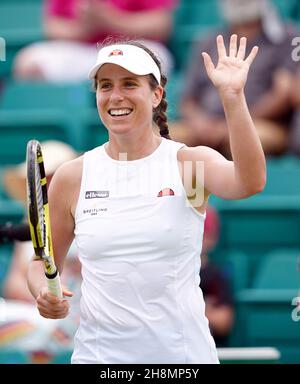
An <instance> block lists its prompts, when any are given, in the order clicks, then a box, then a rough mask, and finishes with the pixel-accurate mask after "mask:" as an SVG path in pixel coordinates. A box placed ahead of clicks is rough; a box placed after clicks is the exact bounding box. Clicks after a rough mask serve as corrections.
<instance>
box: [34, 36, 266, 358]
mask: <svg viewBox="0 0 300 384" xmlns="http://www.w3.org/2000/svg"><path fill="white" fill-rule="evenodd" d="M217 48H218V53H219V61H218V63H217V66H216V67H215V66H214V64H213V63H212V61H211V58H210V56H209V55H208V54H207V53H203V59H204V63H205V67H206V71H207V74H208V76H209V78H210V79H211V81H212V82H213V84H214V86H215V87H216V89H217V90H218V92H219V95H220V98H221V100H222V102H223V105H224V112H225V115H226V119H227V124H228V130H229V135H230V144H231V150H232V158H233V161H228V160H226V159H225V158H224V157H223V156H222V155H220V154H219V153H218V152H216V151H214V150H212V149H210V148H208V147H194V148H188V147H186V146H185V145H184V144H182V143H178V142H173V141H172V140H170V139H169V132H168V125H167V117H166V113H165V112H166V106H167V103H166V100H165V90H164V86H165V83H166V78H165V76H164V75H163V74H162V73H161V70H160V63H159V61H158V59H157V58H156V57H155V55H154V54H153V53H152V52H151V51H149V50H148V49H147V48H146V47H144V46H142V45H140V44H137V43H135V42H119V43H117V44H111V43H110V44H108V45H106V46H103V47H102V48H101V49H100V51H99V53H98V58H97V62H96V64H95V66H94V67H93V68H92V69H91V71H90V74H89V77H90V78H91V79H92V80H93V81H94V84H95V88H96V99H97V107H98V111H99V115H100V118H101V120H102V122H103V123H104V125H105V126H106V128H107V130H108V132H109V141H108V142H107V143H105V144H103V145H101V146H98V147H96V148H94V149H93V150H91V151H88V152H86V153H85V154H84V155H83V156H82V157H80V158H78V159H75V160H72V161H71V162H68V163H66V164H64V165H63V166H61V167H60V168H59V170H58V171H57V172H56V174H55V175H54V178H53V180H52V182H51V186H50V191H49V204H50V212H51V221H52V235H53V247H54V255H55V260H56V264H57V266H58V268H59V270H60V272H62V269H63V263H64V258H65V255H66V253H67V250H68V248H69V246H70V244H71V242H72V240H73V238H74V236H75V240H76V244H77V247H78V251H79V257H80V261H81V263H82V277H83V283H82V298H81V321H80V326H79V328H78V331H77V333H76V336H75V349H74V352H73V355H72V363H174V364H175V363H218V357H217V353H216V347H215V343H214V341H213V339H212V337H211V334H210V332H209V327H208V321H207V319H206V317H205V304H204V300H203V296H202V292H201V290H200V289H199V269H200V262H199V255H200V253H201V245H202V234H203V225H204V220H205V207H206V204H207V200H208V197H209V195H210V194H214V195H216V196H219V197H221V198H224V199H242V198H246V197H249V196H251V195H253V194H256V193H258V192H260V191H262V190H263V188H264V186H265V180H266V171H265V158H264V153H263V150H262V147H261V144H260V141H259V138H258V136H257V133H256V130H255V126H254V125H253V122H252V119H251V117H250V114H249V111H248V108H247V104H246V100H245V96H244V86H245V83H246V79H247V74H248V70H249V67H250V65H251V63H252V62H253V60H254V58H255V56H256V54H257V51H258V48H257V47H254V48H253V49H252V51H251V53H250V54H249V56H247V57H245V51H246V39H245V38H241V39H240V40H239V41H238V38H237V36H236V35H233V36H232V37H231V40H230V44H229V50H228V51H227V50H226V48H225V45H224V41H223V37H222V36H218V37H217ZM153 122H154V123H156V124H157V126H158V127H159V130H160V136H159V135H158V134H156V132H155V130H154V129H153V127H154V124H153ZM203 171H204V175H205V177H204V178H202V177H200V176H201V175H202V174H203ZM189 177H190V178H191V179H190V178H189ZM192 181H193V183H194V184H192ZM195 185H196V188H194V189H193V188H192V186H195ZM195 196H196V197H197V198H196V197H195ZM29 286H30V289H31V292H32V293H33V295H34V296H35V298H36V302H37V306H38V309H39V312H40V314H41V315H42V316H44V317H47V318H53V319H56V318H61V317H64V316H67V313H68V303H67V302H66V300H60V299H58V298H56V297H54V296H52V295H51V294H50V293H49V292H47V288H46V284H45V281H44V279H43V266H42V263H41V262H39V261H32V262H31V265H30V268H29ZM66 294H67V295H68V294H69V293H68V292H66Z"/></svg>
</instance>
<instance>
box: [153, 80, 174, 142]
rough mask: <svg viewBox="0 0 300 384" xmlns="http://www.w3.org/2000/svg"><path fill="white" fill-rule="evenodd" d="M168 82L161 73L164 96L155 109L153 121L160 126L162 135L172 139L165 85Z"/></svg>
mask: <svg viewBox="0 0 300 384" xmlns="http://www.w3.org/2000/svg"><path fill="white" fill-rule="evenodd" d="M166 83H167V78H166V76H165V75H163V74H162V75H161V86H162V87H163V88H164V92H163V97H162V100H161V102H160V104H159V105H158V106H157V107H156V108H155V109H154V111H153V112H154V113H153V121H154V123H155V124H156V125H157V126H158V127H159V133H160V136H162V137H165V138H166V139H170V140H171V137H170V134H169V127H168V117H167V114H166V111H167V108H168V102H167V100H166V90H165V85H166Z"/></svg>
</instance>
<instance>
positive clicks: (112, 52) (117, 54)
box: [108, 49, 123, 57]
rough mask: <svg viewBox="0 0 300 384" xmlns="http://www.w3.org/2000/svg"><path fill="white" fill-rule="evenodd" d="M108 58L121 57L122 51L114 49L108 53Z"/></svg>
mask: <svg viewBox="0 0 300 384" xmlns="http://www.w3.org/2000/svg"><path fill="white" fill-rule="evenodd" d="M108 56H109V57H110V56H123V51H121V50H120V49H114V50H113V51H111V52H110V54H109V55H108Z"/></svg>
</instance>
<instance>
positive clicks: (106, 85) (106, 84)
mask: <svg viewBox="0 0 300 384" xmlns="http://www.w3.org/2000/svg"><path fill="white" fill-rule="evenodd" d="M109 87H110V83H102V84H100V89H108V88H109Z"/></svg>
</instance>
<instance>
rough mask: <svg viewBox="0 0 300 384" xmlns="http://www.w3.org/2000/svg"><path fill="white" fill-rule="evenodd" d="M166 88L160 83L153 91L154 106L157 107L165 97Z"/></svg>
mask: <svg viewBox="0 0 300 384" xmlns="http://www.w3.org/2000/svg"><path fill="white" fill-rule="evenodd" d="M163 94H164V89H163V87H162V86H161V85H158V86H157V87H156V88H155V90H154V91H153V97H152V106H153V108H157V107H158V106H159V104H160V102H161V100H162V98H163Z"/></svg>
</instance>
